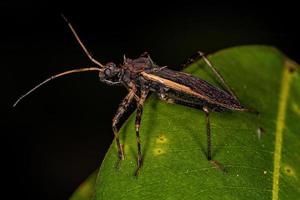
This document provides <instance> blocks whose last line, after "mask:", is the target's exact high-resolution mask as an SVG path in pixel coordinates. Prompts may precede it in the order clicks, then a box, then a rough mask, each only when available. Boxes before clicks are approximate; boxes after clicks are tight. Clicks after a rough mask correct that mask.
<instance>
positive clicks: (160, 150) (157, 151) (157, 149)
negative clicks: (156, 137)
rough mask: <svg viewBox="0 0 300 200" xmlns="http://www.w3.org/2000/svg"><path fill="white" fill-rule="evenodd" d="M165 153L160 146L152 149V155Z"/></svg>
mask: <svg viewBox="0 0 300 200" xmlns="http://www.w3.org/2000/svg"><path fill="white" fill-rule="evenodd" d="M164 153H166V152H165V151H164V150H163V149H162V148H155V149H154V155H156V156H159V155H161V154H164Z"/></svg>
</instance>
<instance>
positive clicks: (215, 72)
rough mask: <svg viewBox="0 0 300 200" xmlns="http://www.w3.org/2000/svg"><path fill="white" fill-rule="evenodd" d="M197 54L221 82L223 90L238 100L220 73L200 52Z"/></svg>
mask: <svg viewBox="0 0 300 200" xmlns="http://www.w3.org/2000/svg"><path fill="white" fill-rule="evenodd" d="M197 53H198V54H199V56H200V57H202V58H203V60H204V62H205V63H206V64H207V65H208V66H209V68H210V69H211V71H212V72H213V73H214V74H215V75H216V76H217V77H218V79H219V81H221V83H222V85H223V86H224V87H225V89H226V90H227V91H228V92H229V93H230V94H231V95H232V96H233V97H234V98H235V99H238V98H237V97H236V95H235V94H234V92H233V90H232V89H231V87H230V86H229V85H228V84H227V83H226V81H225V79H224V78H223V76H222V75H221V74H220V72H219V71H218V70H217V69H216V68H215V67H214V66H213V64H212V63H211V62H210V60H208V58H207V57H206V56H205V55H204V53H202V52H201V51H198V52H197Z"/></svg>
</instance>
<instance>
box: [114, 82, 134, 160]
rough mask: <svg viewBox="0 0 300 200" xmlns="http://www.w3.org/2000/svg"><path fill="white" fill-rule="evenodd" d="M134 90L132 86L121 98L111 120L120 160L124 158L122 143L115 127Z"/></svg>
mask: <svg viewBox="0 0 300 200" xmlns="http://www.w3.org/2000/svg"><path fill="white" fill-rule="evenodd" d="M135 92H136V88H135V87H133V88H132V89H131V90H130V91H129V93H128V94H127V96H126V97H125V98H124V99H123V101H122V102H121V104H120V106H119V108H118V110H117V113H116V115H115V116H114V118H113V120H112V129H113V132H114V135H115V140H116V143H117V148H118V155H119V159H120V160H124V152H123V148H122V145H121V143H120V138H119V130H118V129H117V124H118V122H119V120H120V118H121V117H122V115H123V114H124V113H125V111H126V110H127V108H128V106H129V105H130V103H131V102H132V100H133V98H134V97H135Z"/></svg>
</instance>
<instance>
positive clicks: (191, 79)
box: [14, 16, 247, 175]
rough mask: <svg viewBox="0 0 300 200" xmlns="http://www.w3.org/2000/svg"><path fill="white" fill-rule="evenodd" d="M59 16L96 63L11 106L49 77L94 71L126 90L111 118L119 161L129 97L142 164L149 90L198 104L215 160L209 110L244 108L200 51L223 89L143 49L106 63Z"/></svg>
mask: <svg viewBox="0 0 300 200" xmlns="http://www.w3.org/2000/svg"><path fill="white" fill-rule="evenodd" d="M63 18H64V19H65V21H66V22H67V23H68V26H69V28H70V29H71V31H72V33H73V34H74V36H75V38H76V40H77V41H78V43H79V44H80V46H81V48H82V49H83V51H84V52H85V54H86V55H87V56H88V57H89V59H90V60H91V61H92V63H94V64H95V65H96V66H97V67H86V68H80V69H73V70H69V71H65V72H62V73H60V74H56V75H54V76H51V77H50V78H48V79H46V80H45V81H43V82H41V83H40V84H38V85H37V86H35V87H34V88H32V89H31V90H30V91H28V92H27V93H25V94H24V95H22V96H21V97H20V98H19V99H18V100H17V101H16V102H15V104H14V106H16V105H17V104H18V102H19V101H20V100H22V99H23V98H24V97H26V96H27V95H29V94H30V93H31V92H33V91H34V90H36V89H37V88H39V87H40V86H42V85H43V84H45V83H47V82H48V81H50V80H53V79H55V78H58V77H61V76H64V75H67V74H72V73H79V72H84V71H97V72H98V73H99V79H100V81H101V82H104V83H106V84H109V85H121V86H122V85H123V86H125V87H126V88H127V90H128V94H127V95H126V97H125V98H124V99H123V101H122V102H121V104H120V105H119V107H118V110H117V112H116V115H115V116H114V118H113V120H112V129H113V132H114V135H115V141H116V144H117V149H118V156H119V161H120V160H123V159H124V151H123V146H122V145H121V143H120V139H119V130H118V128H117V125H118V123H119V121H120V118H121V117H122V116H123V114H124V113H125V111H126V110H127V109H128V106H129V105H130V103H131V102H133V100H135V101H136V102H137V112H136V120H135V131H136V142H137V152H138V156H137V170H136V172H135V175H137V174H138V172H139V169H140V167H141V165H142V152H141V140H140V124H141V117H142V113H143V106H144V102H145V100H146V98H147V96H148V94H149V92H153V93H156V94H158V97H159V98H160V99H162V100H166V101H169V102H173V103H180V104H185V105H188V106H192V107H198V108H200V109H202V110H203V111H204V113H205V119H206V130H207V131H206V133H207V159H208V160H209V161H211V162H212V163H218V162H217V161H213V160H212V154H211V131H210V120H209V113H210V112H211V111H223V110H226V109H230V110H238V111H247V109H246V108H244V107H243V106H242V105H241V104H240V102H239V100H238V99H237V97H236V96H235V94H234V93H233V91H232V90H231V88H230V87H229V86H228V85H227V83H226V82H225V80H224V79H223V77H222V76H221V74H220V73H219V72H218V71H217V70H216V69H215V68H214V67H213V65H212V64H211V62H210V61H209V60H208V59H207V58H206V57H205V56H204V55H203V53H201V52H197V58H198V57H199V56H200V57H201V58H202V59H203V60H204V61H205V62H206V64H207V65H208V66H209V67H210V69H211V70H212V71H213V73H214V74H215V75H216V76H217V77H218V79H219V80H220V81H221V83H222V84H223V86H224V88H226V91H223V90H221V89H219V88H217V87H215V86H213V85H211V84H209V83H208V82H206V81H204V80H202V79H200V78H198V77H195V76H193V75H190V74H187V73H184V72H178V71H174V70H170V69H167V68H166V66H163V67H161V66H158V65H156V64H155V63H154V62H153V61H152V60H151V58H150V56H149V55H148V54H147V53H144V54H142V55H141V56H140V57H139V58H137V59H129V58H125V57H124V62H123V64H121V65H119V66H117V65H116V64H114V63H113V62H109V63H107V64H106V65H103V64H101V63H100V62H99V61H97V60H96V59H94V58H93V57H92V56H91V54H90V53H89V52H88V50H87V49H86V47H85V46H84V45H83V43H82V42H81V40H80V39H79V37H78V35H77V34H76V32H75V30H74V29H73V27H72V25H71V24H70V23H69V22H68V21H67V19H66V18H65V17H64V16H63ZM191 60H192V61H194V59H189V61H191ZM118 163H119V162H118Z"/></svg>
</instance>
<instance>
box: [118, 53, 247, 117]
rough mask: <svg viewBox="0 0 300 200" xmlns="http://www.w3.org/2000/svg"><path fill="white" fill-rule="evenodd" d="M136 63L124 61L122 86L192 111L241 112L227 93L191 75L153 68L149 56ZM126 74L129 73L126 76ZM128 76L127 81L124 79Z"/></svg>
mask: <svg viewBox="0 0 300 200" xmlns="http://www.w3.org/2000/svg"><path fill="white" fill-rule="evenodd" d="M142 55H147V56H141V57H139V58H137V59H134V60H131V59H124V64H123V65H121V68H122V69H123V70H124V72H123V73H122V74H121V80H120V81H121V82H122V83H123V84H126V85H128V84H129V82H132V81H134V82H135V84H136V85H137V87H138V88H144V89H145V88H147V89H149V90H150V91H152V92H155V93H157V94H158V96H159V98H160V99H162V100H168V101H170V100H175V101H176V102H177V103H182V104H185V105H190V106H192V107H203V106H207V107H209V108H210V109H211V110H213V111H223V110H224V109H231V110H244V107H243V106H242V105H241V104H240V102H239V101H238V100H237V99H236V98H235V97H233V96H232V95H230V94H229V93H227V92H225V91H223V90H221V89H219V88H217V87H215V86H213V85H211V84H210V83H208V82H206V81H204V80H202V79H200V78H198V77H195V76H193V75H191V74H187V73H184V72H178V71H174V70H170V69H167V68H166V67H160V66H158V65H156V64H155V63H154V62H153V61H152V60H151V58H150V57H149V55H148V54H146V53H144V54H142ZM126 71H129V73H127V72H126ZM127 76H130V77H127Z"/></svg>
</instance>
